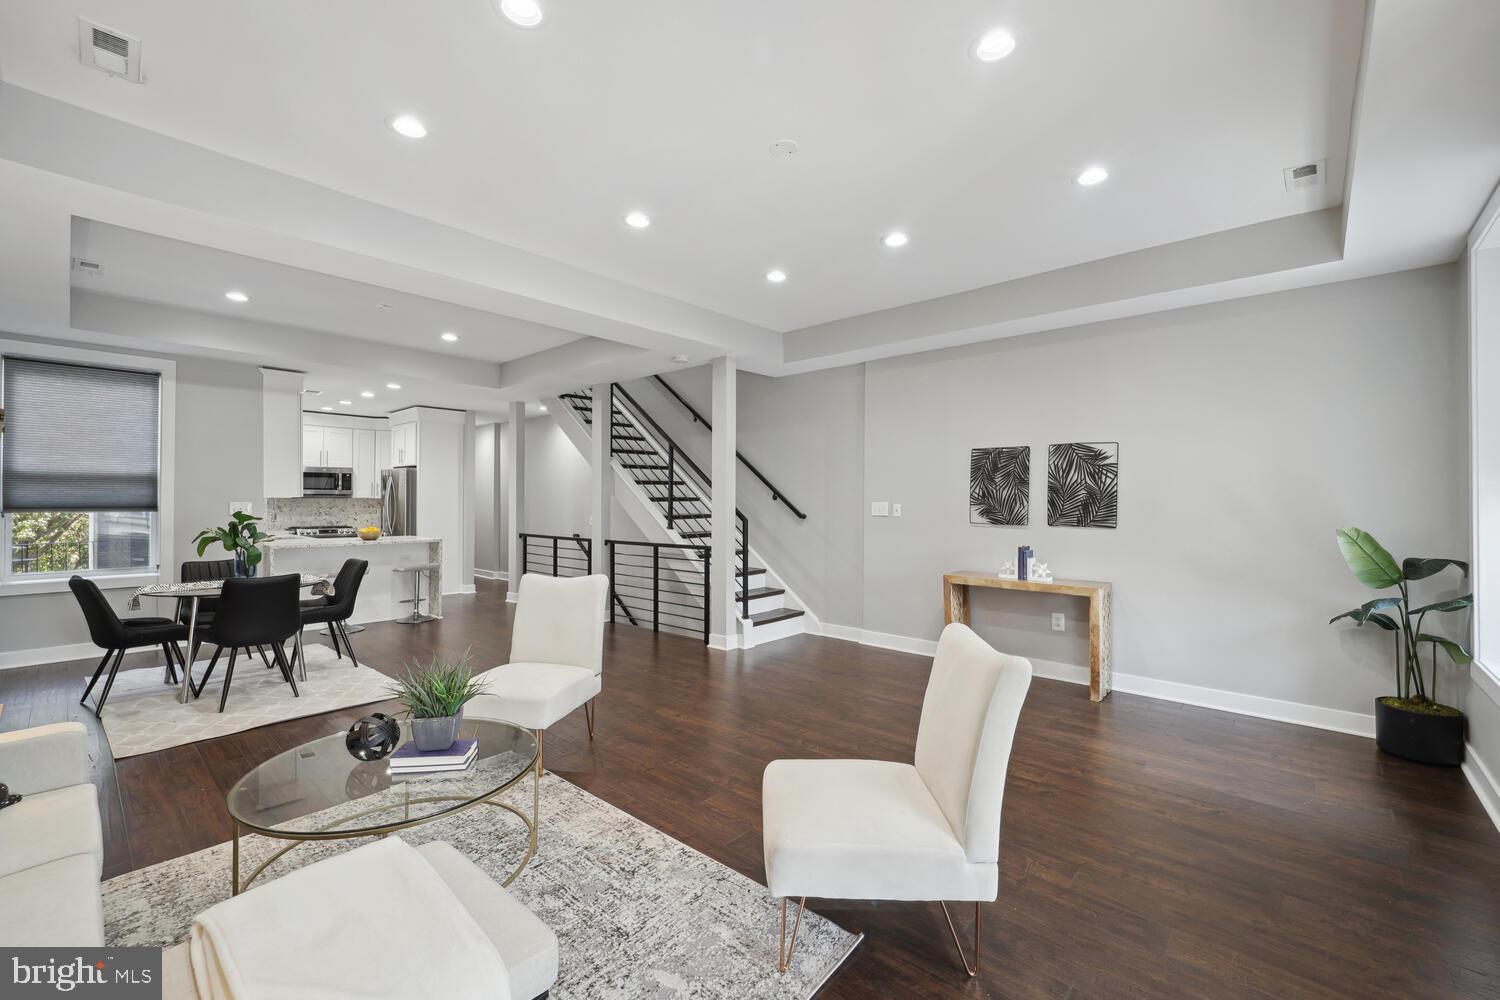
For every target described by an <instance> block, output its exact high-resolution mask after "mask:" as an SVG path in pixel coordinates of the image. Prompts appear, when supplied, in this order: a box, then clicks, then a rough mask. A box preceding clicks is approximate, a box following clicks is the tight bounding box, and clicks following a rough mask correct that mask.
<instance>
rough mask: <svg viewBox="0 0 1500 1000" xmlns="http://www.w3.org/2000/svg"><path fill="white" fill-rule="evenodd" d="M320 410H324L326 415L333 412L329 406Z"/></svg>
mask: <svg viewBox="0 0 1500 1000" xmlns="http://www.w3.org/2000/svg"><path fill="white" fill-rule="evenodd" d="M322 409H323V410H325V411H326V412H328V413H332V412H333V407H331V406H325V407H322Z"/></svg>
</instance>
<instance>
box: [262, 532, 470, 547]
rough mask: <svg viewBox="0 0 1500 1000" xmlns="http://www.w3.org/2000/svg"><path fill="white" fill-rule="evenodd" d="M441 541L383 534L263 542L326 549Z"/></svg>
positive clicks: (289, 537) (295, 537)
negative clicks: (368, 537)
mask: <svg viewBox="0 0 1500 1000" xmlns="http://www.w3.org/2000/svg"><path fill="white" fill-rule="evenodd" d="M441 542H442V539H439V538H428V537H427V536H425V535H381V536H380V537H379V538H377V539H375V541H373V542H366V541H363V540H361V539H358V538H308V537H306V536H303V535H283V536H281V537H280V538H275V539H273V540H271V541H269V542H262V543H261V544H262V545H269V546H271V547H273V548H278V549H326V548H333V547H338V548H361V547H364V546H366V545H433V544H441Z"/></svg>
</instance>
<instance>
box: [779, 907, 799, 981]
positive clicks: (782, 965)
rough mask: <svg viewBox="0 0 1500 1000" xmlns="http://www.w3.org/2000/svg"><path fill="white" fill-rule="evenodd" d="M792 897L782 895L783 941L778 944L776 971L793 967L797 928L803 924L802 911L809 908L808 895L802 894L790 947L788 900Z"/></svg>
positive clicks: (793, 923) (783, 970)
mask: <svg viewBox="0 0 1500 1000" xmlns="http://www.w3.org/2000/svg"><path fill="white" fill-rule="evenodd" d="M789 898H790V897H788V896H782V897H781V942H780V944H778V945H777V946H776V950H777V955H776V971H777V972H785V971H786V970H787V969H789V968H790V967H791V964H792V953H793V952H795V951H796V950H797V930H798V928H800V927H801V926H802V911H803V910H805V909H807V897H806V896H802V897H801V898H799V899H798V900H797V919H796V920H794V921H793V922H792V943H791V945H790V947H789V946H788V945H787V940H786V901H787V900H788V899H789Z"/></svg>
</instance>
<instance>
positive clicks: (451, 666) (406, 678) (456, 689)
mask: <svg viewBox="0 0 1500 1000" xmlns="http://www.w3.org/2000/svg"><path fill="white" fill-rule="evenodd" d="M469 653H470V651H469V650H467V649H466V650H464V654H463V655H462V656H460V657H459V658H458V659H456V660H450V659H446V658H444V657H443V656H441V655H439V654H437V653H434V654H433V656H432V659H431V660H429V661H428V662H427V663H425V664H423V663H418V662H417V661H416V660H412V662H411V666H409V667H407V669H406V673H405V674H403V675H402V676H400V677H398V678H396V679H395V681H394V682H392V685H391V696H392V697H394V698H396V699H397V700H398V701H400V702H401V704H402V706H403V707H404V708H405V709H406V711H407V712H408V713H409V714H410V715H411V717H412V718H414V719H446V718H449V717H451V716H454V715H457V714H458V713H459V711H460V710H461V709H462V708H463V707H464V705H465V704H466V703H467V702H468V701H469V699H471V698H474V697H476V696H477V695H481V694H484V693H485V685H484V681H481V680H478V679H476V678H475V677H474V670H473V668H472V667H470V666H469Z"/></svg>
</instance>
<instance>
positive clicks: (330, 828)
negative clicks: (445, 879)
mask: <svg viewBox="0 0 1500 1000" xmlns="http://www.w3.org/2000/svg"><path fill="white" fill-rule="evenodd" d="M344 735H345V734H344V733H337V734H335V735H333V736H325V737H323V738H321V739H316V740H313V741H312V742H311V743H304V744H302V745H301V746H299V747H293V748H292V749H291V750H288V751H286V752H285V753H281V754H278V755H276V756H275V757H272V758H271V759H270V760H268V761H266V762H265V763H263V764H261V765H260V766H258V767H256V768H255V769H254V770H252V771H251V772H250V773H249V774H247V775H245V776H244V777H243V778H241V779H240V780H239V781H237V782H236V783H235V785H234V787H233V788H231V789H230V790H229V795H228V797H227V804H228V806H229V815H230V816H231V817H233V818H234V820H235V821H236V822H238V823H239V824H240V825H241V826H243V827H246V828H248V829H250V830H253V831H257V832H260V833H265V834H269V835H271V836H279V837H288V838H292V839H300V838H301V837H307V838H309V839H317V838H322V837H357V836H361V835H372V834H378V833H383V832H386V831H387V829H388V828H390V827H392V826H396V827H402V826H406V825H409V824H416V823H424V822H427V821H429V820H433V819H437V818H438V817H440V816H443V815H446V814H448V813H452V812H457V811H459V810H461V809H465V808H467V807H469V806H471V805H473V804H474V803H476V802H478V801H479V800H481V799H487V798H489V797H490V796H492V795H495V794H496V793H498V792H500V791H501V790H503V789H505V788H506V787H508V786H510V785H512V784H514V783H515V782H516V781H518V780H519V779H520V778H521V777H522V776H524V775H525V774H526V773H527V772H528V771H530V770H532V768H534V767H535V766H536V752H537V746H536V737H535V736H534V735H532V733H531V731H530V730H528V729H523V728H522V727H520V726H517V725H513V724H511V723H509V722H493V721H490V720H488V719H473V720H469V719H465V720H464V721H463V723H461V724H460V725H459V729H458V738H459V739H477V740H478V741H479V750H478V756H477V758H476V759H475V761H474V763H473V764H471V765H469V767H468V768H466V769H465V770H462V771H435V772H429V773H427V774H414V775H392V774H391V773H390V770H389V767H388V760H389V758H387V760H373V761H362V760H359V759H358V758H356V757H354V756H353V755H352V754H350V753H349V750H348V749H347V748H346V747H345V745H344ZM410 739H411V725H410V723H408V722H402V723H401V742H402V743H405V742H407V741H408V740H410Z"/></svg>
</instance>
